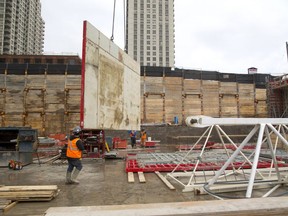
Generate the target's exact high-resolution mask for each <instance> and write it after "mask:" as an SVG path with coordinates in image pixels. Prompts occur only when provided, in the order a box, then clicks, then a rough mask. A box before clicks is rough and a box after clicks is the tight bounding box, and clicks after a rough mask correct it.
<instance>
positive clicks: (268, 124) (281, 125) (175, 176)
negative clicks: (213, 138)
mask: <svg viewBox="0 0 288 216" xmlns="http://www.w3.org/2000/svg"><path fill="white" fill-rule="evenodd" d="M186 124H187V125H188V126H191V127H208V128H207V129H206V130H205V132H204V133H203V134H202V135H201V136H200V138H199V139H198V140H197V141H196V143H195V144H194V145H193V146H192V148H191V149H190V150H189V151H188V152H187V154H186V155H185V156H184V157H183V161H184V160H185V158H186V157H187V156H188V155H189V154H190V153H191V151H193V149H194V147H195V146H196V145H197V144H198V143H199V142H200V140H202V138H203V137H204V136H205V135H206V134H208V135H207V138H206V140H205V142H204V144H203V147H202V150H201V152H200V155H199V157H198V159H197V163H196V166H195V167H194V169H193V171H192V172H186V173H176V172H175V171H176V170H177V166H176V167H175V169H174V170H173V171H172V172H171V173H168V174H167V175H166V178H167V179H172V180H174V181H176V182H177V183H179V184H180V185H182V186H183V187H184V189H183V192H187V191H193V190H198V189H199V188H202V189H204V190H205V191H206V192H208V193H209V191H208V190H206V189H207V187H208V188H210V187H211V186H213V185H214V184H215V183H216V182H217V180H219V179H220V178H223V177H225V178H226V176H227V175H233V174H239V173H240V172H239V171H240V168H238V169H237V170H236V169H235V168H233V170H232V171H229V173H228V174H227V173H226V171H227V170H226V169H227V167H228V166H229V165H230V164H231V165H232V166H233V161H234V160H235V158H236V157H237V156H238V155H239V154H241V155H242V156H243V157H244V158H245V162H244V163H243V164H242V166H243V165H244V164H245V163H249V164H250V165H251V166H252V168H251V173H250V176H249V182H248V184H247V190H246V195H245V198H251V196H252V192H253V186H256V184H257V183H255V176H256V173H257V174H259V175H260V176H261V177H262V180H263V181H265V182H266V181H267V179H265V177H264V176H263V175H262V173H261V170H260V169H257V165H258V162H259V155H260V150H261V146H262V144H263V143H264V142H266V141H267V144H268V147H269V149H270V151H271V158H272V163H271V167H270V168H269V169H270V173H269V177H271V174H272V171H273V164H274V165H275V168H274V169H275V172H276V176H277V181H276V183H275V182H274V184H276V185H275V186H274V187H273V188H272V189H271V190H269V191H268V192H267V193H266V194H264V195H263V197H267V196H269V195H271V194H272V193H273V192H274V191H275V190H276V189H277V188H279V187H280V186H281V185H282V184H283V183H286V184H287V183H288V181H287V178H288V177H287V176H285V177H284V178H282V177H281V175H280V170H279V167H278V164H277V159H276V154H275V153H276V150H277V145H278V141H279V139H280V140H281V141H282V142H283V143H284V144H285V145H286V146H288V142H287V140H286V139H285V137H286V133H285V130H288V127H287V126H286V125H288V118H280V119H276V118H273V119H271V118H258V119H257V118H254V119H253V118H248V119H247V118H211V117H205V116H195V117H193V116H190V117H188V118H187V119H186ZM220 125H254V128H253V129H252V130H251V131H250V133H249V134H248V135H247V136H246V138H245V139H244V140H243V141H242V143H241V144H240V145H239V146H237V145H236V144H235V143H234V142H233V141H232V139H231V138H230V137H229V136H228V135H227V134H226V133H225V132H224V130H223V129H222V128H221V127H220ZM214 128H215V129H216V131H217V134H218V135H219V138H220V140H221V142H222V144H223V146H224V149H225V150H226V154H227V155H228V158H229V159H228V160H227V161H226V162H225V164H224V165H223V166H222V168H221V169H219V170H218V171H216V172H215V175H214V176H213V177H212V178H210V179H209V180H208V181H206V182H205V183H203V182H201V184H197V183H195V184H194V183H192V181H193V180H194V181H196V179H195V178H196V174H198V173H199V171H198V172H196V170H197V166H198V164H199V162H200V160H201V156H202V154H203V152H204V150H205V148H206V145H207V142H208V140H209V137H210V134H211V132H212V130H213V129H214ZM276 128H278V130H277V129H276ZM269 129H270V132H269ZM257 131H258V138H257V143H256V146H255V150H254V151H253V152H252V153H251V155H250V156H249V157H246V156H245V154H244V153H243V152H242V149H243V148H244V146H245V145H247V143H248V142H249V141H250V140H251V138H252V137H253V136H254V135H255V134H256V133H257ZM280 131H281V132H282V133H283V136H282V134H281V133H280ZM221 134H222V135H224V137H225V138H227V140H228V141H229V142H230V143H231V144H232V145H233V146H235V148H236V150H235V151H234V153H233V154H232V155H229V153H228V151H227V149H226V148H225V144H224V140H223V138H222V136H221ZM271 134H275V135H276V141H275V145H274V149H273V145H272V141H271ZM264 137H265V138H264ZM253 155H254V159H253V161H251V160H250V157H252V156H253ZM179 164H181V162H180V163H179ZM179 164H178V165H179ZM265 170H266V171H267V169H265ZM246 174H247V173H246ZM246 174H245V175H246ZM179 177H190V178H189V181H188V183H187V184H185V183H183V182H182V181H180V179H179ZM268 181H269V179H268ZM204 185H205V186H206V188H205V187H203V186H204ZM215 197H216V198H219V199H221V197H218V196H215Z"/></svg>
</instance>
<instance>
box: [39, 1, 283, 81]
mask: <svg viewBox="0 0 288 216" xmlns="http://www.w3.org/2000/svg"><path fill="white" fill-rule="evenodd" d="M174 2H175V67H177V68H184V69H198V70H212V71H219V72H223V73H224V72H225V73H243V74H245V73H247V69H248V68H249V67H256V68H258V73H269V74H272V75H281V74H286V73H288V61H287V53H286V44H285V43H286V42H287V41H288V1H287V0H174ZM41 3H42V17H43V19H44V21H45V44H44V52H45V53H46V54H59V53H63V54H67V53H73V54H78V55H79V56H80V57H81V55H82V53H81V49H82V48H81V47H82V30H83V21H84V20H87V21H89V22H90V23H91V24H92V25H94V26H95V27H96V28H97V29H98V30H100V31H101V32H102V33H103V34H104V35H106V36H107V37H109V38H110V37H111V36H112V20H113V6H114V0H81V1H80V0H41ZM114 42H115V43H116V44H117V45H118V46H119V47H120V48H122V49H123V47H124V8H123V0H122V1H121V0H117V3H116V16H115V26H114Z"/></svg>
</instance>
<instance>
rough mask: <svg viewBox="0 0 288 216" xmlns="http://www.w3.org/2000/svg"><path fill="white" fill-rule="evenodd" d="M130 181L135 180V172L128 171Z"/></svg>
mask: <svg viewBox="0 0 288 216" xmlns="http://www.w3.org/2000/svg"><path fill="white" fill-rule="evenodd" d="M128 182H129V183H130V182H134V174H133V172H128Z"/></svg>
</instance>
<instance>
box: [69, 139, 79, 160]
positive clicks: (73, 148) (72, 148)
mask: <svg viewBox="0 0 288 216" xmlns="http://www.w3.org/2000/svg"><path fill="white" fill-rule="evenodd" d="M78 140H79V138H76V139H73V140H69V141H68V146H67V153H66V156H67V157H69V158H81V156H82V152H81V151H80V150H79V149H78V148H77V145H76V142H77V141H78Z"/></svg>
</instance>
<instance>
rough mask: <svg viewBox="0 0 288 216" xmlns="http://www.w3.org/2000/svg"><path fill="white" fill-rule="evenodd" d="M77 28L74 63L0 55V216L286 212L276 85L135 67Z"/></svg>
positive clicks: (247, 77) (88, 29)
mask: <svg viewBox="0 0 288 216" xmlns="http://www.w3.org/2000/svg"><path fill="white" fill-rule="evenodd" d="M83 25H84V28H83V32H84V33H83V54H82V59H80V58H79V57H77V56H41V57H39V56H9V55H7V56H5V55H3V56H1V57H0V62H1V63H0V126H1V127H0V166H1V168H0V170H1V172H0V215H1V214H3V215H7V216H24V215H33V216H36V215H37V216H40V215H41V216H42V215H43V216H44V215H46V216H60V215H90V216H93V215H109V216H110V215H197V216H199V215H209V214H214V215H255V216H256V215H285V214H287V211H288V204H287V203H288V202H287V201H288V196H287V194H288V188H287V183H288V173H287V171H288V155H287V149H288V142H287V137H286V133H287V130H288V128H287V125H288V120H287V119H288V118H287V115H288V112H287V109H288V96H287V89H288V76H286V75H283V76H280V77H273V76H271V75H270V74H258V73H253V74H233V73H220V72H217V71H202V70H186V69H179V68H169V67H152V66H151V67H148V66H147V67H140V65H139V64H138V63H137V62H135V61H134V60H133V59H132V58H131V57H129V56H128V55H127V54H126V53H125V52H124V51H123V50H121V49H120V48H119V47H117V46H116V45H115V44H114V43H113V42H112V41H111V40H110V39H109V38H107V37H106V36H104V35H103V34H102V33H101V32H100V31H99V30H97V29H96V28H95V27H94V26H92V25H91V24H90V23H89V22H87V21H84V24H83ZM77 125H79V126H80V127H81V129H82V131H81V136H80V138H81V140H82V142H83V143H84V146H85V153H84V154H83V159H82V164H83V170H82V171H81V173H80V175H79V181H80V184H77V185H74V184H70V185H67V184H65V174H66V170H67V166H68V163H67V159H66V155H65V154H64V153H63V152H64V150H63V149H64V148H65V145H67V142H68V141H67V137H68V136H69V134H71V130H72V129H73V128H74V127H75V126H77ZM142 129H145V131H146V132H147V139H146V141H145V143H144V145H141V144H140V131H141V130H142ZM131 130H136V131H137V136H136V139H137V142H136V146H135V148H132V147H131V143H130V137H129V132H130V131H131ZM264 203H265V204H264ZM263 204H264V205H263Z"/></svg>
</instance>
